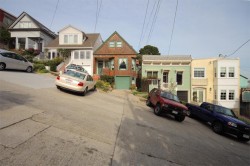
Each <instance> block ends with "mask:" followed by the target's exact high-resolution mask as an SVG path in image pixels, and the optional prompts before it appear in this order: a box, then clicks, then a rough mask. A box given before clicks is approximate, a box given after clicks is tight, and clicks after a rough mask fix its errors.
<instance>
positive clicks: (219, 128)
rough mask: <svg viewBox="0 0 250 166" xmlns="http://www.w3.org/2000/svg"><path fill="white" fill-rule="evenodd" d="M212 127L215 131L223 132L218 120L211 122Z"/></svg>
mask: <svg viewBox="0 0 250 166" xmlns="http://www.w3.org/2000/svg"><path fill="white" fill-rule="evenodd" d="M212 129H213V131H214V132H215V133H217V134H221V133H222V132H223V125H222V124H221V123H220V122H214V123H213V124H212Z"/></svg>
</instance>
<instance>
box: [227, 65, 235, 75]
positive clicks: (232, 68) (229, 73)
mask: <svg viewBox="0 0 250 166" xmlns="http://www.w3.org/2000/svg"><path fill="white" fill-rule="evenodd" d="M228 77H234V67H229V71H228Z"/></svg>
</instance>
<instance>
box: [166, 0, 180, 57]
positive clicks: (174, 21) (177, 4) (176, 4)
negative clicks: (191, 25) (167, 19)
mask: <svg viewBox="0 0 250 166" xmlns="http://www.w3.org/2000/svg"><path fill="white" fill-rule="evenodd" d="M177 10H178V0H177V3H176V8H175V14H174V22H173V28H172V33H171V37H170V43H169V48H168V55H169V53H170V48H171V44H172V39H173V34H174V26H175V19H176V14H177Z"/></svg>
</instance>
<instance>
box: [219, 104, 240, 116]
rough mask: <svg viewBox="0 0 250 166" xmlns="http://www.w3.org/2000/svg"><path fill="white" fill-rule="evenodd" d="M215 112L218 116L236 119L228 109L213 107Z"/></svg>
mask: <svg viewBox="0 0 250 166" xmlns="http://www.w3.org/2000/svg"><path fill="white" fill-rule="evenodd" d="M215 111H216V112H218V113H220V114H224V115H227V116H232V117H236V116H235V114H234V112H233V111H232V110H231V109H229V108H225V107H220V106H215Z"/></svg>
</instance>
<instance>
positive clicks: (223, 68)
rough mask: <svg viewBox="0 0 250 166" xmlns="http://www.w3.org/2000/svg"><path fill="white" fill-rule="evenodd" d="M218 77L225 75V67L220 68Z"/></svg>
mask: <svg viewBox="0 0 250 166" xmlns="http://www.w3.org/2000/svg"><path fill="white" fill-rule="evenodd" d="M220 77H226V67H221V68H220Z"/></svg>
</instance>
